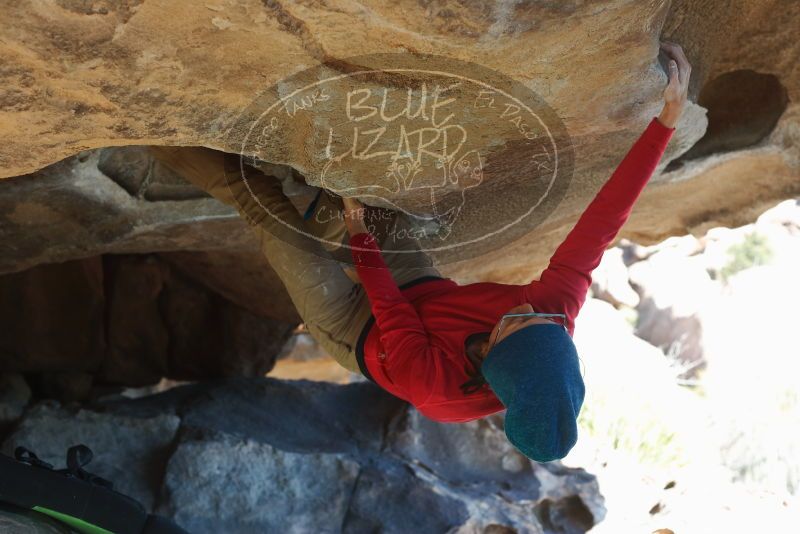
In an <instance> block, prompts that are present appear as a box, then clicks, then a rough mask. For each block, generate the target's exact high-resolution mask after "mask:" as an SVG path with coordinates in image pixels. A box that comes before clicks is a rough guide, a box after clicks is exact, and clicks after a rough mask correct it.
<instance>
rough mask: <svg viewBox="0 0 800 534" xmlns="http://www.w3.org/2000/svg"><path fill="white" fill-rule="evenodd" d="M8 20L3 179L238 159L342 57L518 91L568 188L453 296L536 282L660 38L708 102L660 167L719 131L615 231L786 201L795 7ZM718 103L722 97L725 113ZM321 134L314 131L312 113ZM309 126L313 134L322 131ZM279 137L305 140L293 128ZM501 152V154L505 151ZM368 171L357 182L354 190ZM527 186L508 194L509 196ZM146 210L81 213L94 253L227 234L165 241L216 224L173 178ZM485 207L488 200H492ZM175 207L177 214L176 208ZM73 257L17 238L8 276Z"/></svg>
mask: <svg viewBox="0 0 800 534" xmlns="http://www.w3.org/2000/svg"><path fill="white" fill-rule="evenodd" d="M775 13H780V14H781V16H780V17H776V16H774V14H775ZM5 20H8V21H12V20H13V21H14V23H13V24H3V26H2V28H1V29H0V32H2V34H1V35H2V45H0V46H2V50H3V54H2V57H3V63H2V68H0V77H1V79H2V82H3V87H4V91H3V93H2V96H1V97H0V102H2V103H3V106H2V107H3V112H2V113H3V120H2V121H0V137H2V139H3V144H2V147H1V148H0V163H1V164H2V169H3V170H2V173H3V174H5V175H7V176H13V175H19V174H23V173H28V172H31V171H34V170H36V169H39V168H41V167H43V166H45V165H48V164H51V163H54V162H56V161H58V160H60V159H62V158H64V157H67V156H70V155H72V154H76V153H78V152H80V151H83V150H86V149H89V148H99V147H103V146H108V145H126V144H131V145H142V144H148V143H150V144H179V145H204V146H209V147H213V148H218V149H223V150H228V151H238V149H239V147H240V146H241V142H240V141H241V139H239V138H237V135H233V136H232V137H231V136H226V135H224V134H225V128H226V126H227V125H229V124H230V122H231V121H232V120H234V119H235V117H236V115H237V114H238V113H239V112H240V111H241V110H242V109H243V108H245V107H246V106H247V105H248V104H249V103H250V102H251V101H252V100H253V99H254V97H255V96H256V95H257V94H258V93H259V91H261V90H263V89H265V88H267V87H270V86H272V85H273V84H274V83H276V82H278V81H279V80H282V79H285V78H286V77H288V76H290V75H292V74H294V73H296V72H297V71H298V70H302V69H304V68H308V67H311V66H313V65H315V64H318V63H320V62H326V63H328V65H329V66H331V67H332V68H334V69H340V70H343V71H347V70H348V69H349V68H351V67H352V65H350V64H348V63H347V60H346V58H348V57H350V56H353V55H356V54H369V53H373V52H403V51H411V52H421V53H430V54H439V55H443V56H448V57H452V58H457V59H465V60H466V59H468V60H471V61H474V62H475V63H478V64H480V65H484V66H486V67H488V68H491V69H495V70H497V71H500V72H503V73H504V74H507V75H509V76H511V77H512V78H514V79H516V80H519V81H520V82H522V83H523V84H525V85H526V86H527V87H528V88H530V89H532V90H533V91H535V92H536V93H537V94H539V95H540V96H541V97H542V98H544V99H545V100H546V101H547V102H548V103H549V104H550V105H551V106H552V107H553V109H555V110H556V112H557V113H558V115H559V116H560V117H561V118H562V119H563V121H564V123H565V126H566V128H567V130H568V132H569V134H570V136H571V138H572V140H573V142H574V146H575V166H574V167H575V168H574V179H573V181H572V183H571V184H570V188H569V191H568V193H567V196H566V197H565V199H564V201H563V202H562V203H561V205H560V206H559V208H558V210H557V211H556V212H555V213H554V214H553V215H552V216H551V217H550V218H549V219H548V220H547V222H546V223H545V224H543V225H541V226H540V227H539V229H538V231H537V232H533V233H532V234H529V235H527V236H525V237H523V238H521V239H518V240H517V241H516V242H515V243H513V244H509V245H507V246H506V247H505V248H504V249H503V250H501V251H497V252H496V253H495V254H493V255H491V257H489V258H488V259H487V260H486V261H480V262H478V261H471V260H470V261H467V262H465V263H464V264H463V265H459V264H452V265H448V266H447V271H448V273H449V274H451V275H452V276H455V277H458V278H460V279H461V280H463V281H474V280H479V279H487V278H491V279H497V280H506V281H516V280H519V281H523V280H527V279H529V278H530V277H531V276H532V275H534V274H535V273H536V272H537V270H538V269H540V268H541V267H543V266H544V263H545V262H546V259H547V258H548V257H549V255H550V254H551V253H552V250H553V248H554V246H555V245H556V244H557V243H558V242H559V241H560V239H561V238H562V237H563V235H564V234H565V232H566V231H567V230H568V228H569V226H570V225H571V223H572V222H574V220H575V217H576V216H577V215H578V213H579V212H580V210H581V208H582V207H583V206H585V204H586V202H587V200H588V199H589V198H591V195H592V194H593V192H594V191H596V189H597V188H598V187H599V185H600V184H601V183H602V182H603V181H604V180H605V179H606V178H607V177H608V175H609V173H610V171H611V170H612V169H613V167H614V165H615V164H616V163H617V162H618V161H619V160H620V159H621V157H622V155H623V154H624V152H625V151H626V150H627V149H628V147H629V146H630V143H631V141H632V140H633V139H635V138H636V136H637V135H638V133H639V132H640V131H641V129H642V128H643V127H644V125H645V124H646V123H647V121H648V120H649V119H650V118H651V117H652V116H654V115H655V114H657V112H658V109H659V106H660V102H659V100H660V95H661V89H662V87H663V83H664V81H665V75H664V73H663V71H662V70H661V68H660V66H659V61H658V60H657V58H656V55H657V42H658V38H659V37H666V38H669V39H671V40H674V41H678V42H680V43H681V44H682V45H683V46H684V48H685V50H686V52H687V55H688V57H689V59H690V60H691V61H692V64H693V66H694V70H693V83H692V87H691V89H690V93H691V97H692V98H693V99H697V100H698V102H699V103H700V104H701V105H691V106H690V107H689V109H687V112H686V113H685V115H684V117H683V119H682V122H681V124H680V125H679V129H678V132H677V134H676V136H675V139H674V140H673V142H672V144H671V146H670V148H669V149H668V152H667V155H666V156H665V159H664V164H663V165H662V169H661V170H663V167H664V166H665V165H666V164H667V162H669V161H670V160H673V159H676V158H678V157H679V156H680V155H681V154H682V153H684V152H686V151H687V150H688V149H689V148H690V147H691V146H692V145H693V144H694V143H695V142H696V141H698V140H699V139H700V138H701V137H703V135H704V133H705V132H706V130H707V119H706V116H705V114H704V113H705V112H704V109H703V107H705V108H707V109H708V117H709V118H711V120H712V121H717V122H716V123H712V124H711V127H709V128H708V135H706V136H705V137H704V141H703V143H701V146H699V148H697V149H696V150H695V151H694V152H693V153H690V154H689V155H688V156H687V158H684V159H682V161H681V162H680V164H675V165H673V166H671V168H673V169H675V170H673V171H672V172H668V173H665V174H662V175H660V176H657V177H656V178H655V179H654V183H653V184H652V186H651V187H649V188H648V190H647V192H646V193H645V195H644V197H643V199H642V201H641V203H640V204H639V206H638V207H637V210H636V213H635V214H634V216H633V217H632V220H631V222H630V224H629V225H628V226H627V227H626V230H625V232H623V235H627V236H629V237H633V238H636V239H637V240H639V241H653V240H657V239H661V238H664V237H666V236H667V235H670V234H673V233H676V232H682V231H684V230H690V231H695V230H696V231H701V230H700V228H701V227H702V226H703V225H705V224H707V223H708V224H712V223H713V224H719V223H729V224H732V223H742V222H746V221H747V220H748V219H752V218H754V213H756V212H757V211H758V210H760V209H762V208H763V207H764V206H765V204H766V203H767V202H771V201H772V200H774V199H776V198H786V197H789V196H792V195H795V194H796V193H797V188H798V185H797V184H798V180H797V178H798V157H797V137H798V126H797V121H798V111H797V105H796V102H797V101H798V98H797V96H798V88H800V71H798V68H797V64H798V62H797V57H798V46H800V44H798V43H797V41H796V40H795V39H794V38H793V31H794V28H796V26H797V22H798V21H799V20H800V6H798V5H797V4H796V2H792V1H788V0H760V1H757V2H747V1H744V0H716V1H707V2H702V3H697V2H690V1H688V0H679V1H675V2H671V3H670V2H665V1H657V0H656V1H650V2H630V1H626V0H606V1H603V2H601V3H600V4H597V3H583V2H568V3H561V4H559V5H558V6H555V5H552V6H551V5H549V4H548V5H538V4H537V5H528V4H524V5H522V4H515V3H512V2H509V3H498V4H496V5H493V6H492V7H488V6H484V5H482V4H466V5H465V4H462V3H448V2H437V3H435V4H424V3H423V4H420V3H415V2H410V1H409V2H401V3H400V4H398V3H392V4H386V3H381V2H359V3H355V2H344V3H337V4H336V6H335V8H331V7H324V6H323V5H316V4H284V3H282V2H272V1H268V2H262V1H257V0H249V1H245V2H236V3H231V2H226V1H218V2H217V1H215V2H206V3H204V4H202V5H198V4H196V3H194V2H188V1H181V2H155V1H154V2H137V1H126V2H95V3H92V4H84V3H71V2H58V1H56V0H50V1H45V2H39V3H33V2H15V3H12V4H10V5H8V6H7V7H6V10H5ZM598 32H600V33H598ZM600 34H601V35H602V39H599V38H598V35H600ZM742 43H747V46H742ZM243 51H244V52H243ZM53 58H58V61H54V60H53ZM731 93H735V96H733V97H726V98H722V96H724V95H729V94H731ZM715 103H716V104H715ZM715 105H716V106H722V107H723V109H717V108H715V107H714V106H715ZM745 110H746V111H745ZM715 117H716V118H715ZM320 119H321V120H323V122H324V120H325V119H326V117H325V116H324V114H321V115H320ZM720 124H726V125H727V126H724V127H721V126H720ZM316 126H318V127H319V128H320V130H322V129H324V124H322V123H320V124H318V125H316ZM305 133H308V132H307V131H306V132H305ZM492 133H493V132H491V131H488V132H487V135H492ZM495 133H496V132H495ZM292 135H296V136H297V139H302V136H303V135H304V130H302V128H300V127H298V129H297V131H296V132H293V134H292ZM499 141H500V143H499V144H498V145H497V146H498V147H500V146H502V145H503V141H505V139H503V138H502V137H501V138H500V139H499ZM301 145H302V143H297V145H296V147H294V148H292V149H290V150H289V149H287V150H286V151H284V152H283V153H282V158H283V160H284V161H281V163H288V164H290V165H293V166H295V167H296V168H298V169H299V170H301V171H302V172H303V173H304V174H305V175H306V178H307V180H309V182H312V183H319V176H318V171H319V168H317V167H314V165H312V163H311V162H309V161H308V160H306V159H305V156H304V155H303V152H302V150H301V148H300V147H301ZM498 150H499V149H498ZM133 159H135V158H133ZM369 170H370V169H369V168H368V167H365V169H364V171H365V173H366V174H368V173H369ZM525 178H526V177H525V176H519V177H518V183H517V185H514V183H512V182H509V183H505V182H504V186H503V187H504V188H505V189H509V188H510V190H513V188H514V187H517V186H518V185H519V184H521V183H522V181H523V180H525ZM85 179H86V180H87V181H88V183H89V184H92V185H94V184H95V182H96V181H98V177H97V176H87V177H86V178H85ZM140 179H141V177H140V176H137V175H136V174H135V173H134V174H130V175H128V176H126V177H125V179H124V181H123V182H124V183H123V184H121V185H122V188H121V189H120V188H117V190H118V194H120V195H121V194H123V193H124V191H125V190H126V189H127V191H134V190H137V187H138V185H140V184H141V182H140ZM31 180H33V178H31ZM353 180H354V181H355V182H358V181H359V180H362V179H361V178H354V179H353ZM3 185H4V186H5V185H6V184H3ZM345 185H348V186H350V185H353V186H357V185H363V183H361V184H359V183H352V184H345ZM487 187H488V188H490V187H491V184H487ZM151 194H152V195H153V196H151V195H150V194H145V195H144V198H145V199H154V198H161V199H164V200H161V201H159V202H151V203H149V204H139V205H138V206H136V211H135V213H137V215H136V218H137V219H138V218H139V217H141V218H142V219H140V220H138V221H135V222H136V224H134V225H133V227H134V229H135V231H134V232H133V234H134V235H127V234H130V231H122V230H124V229H125V228H126V227H127V228H128V230H130V229H131V226H130V223H131V221H130V217H131V213H134V212H131V211H130V210H126V209H123V207H126V206H127V207H130V205H131V200H130V198H129V196H126V197H125V198H122V197H120V199H119V200H118V201H117V202H103V203H102V205H100V206H95V208H97V209H96V210H95V211H94V212H88V211H87V210H86V209H85V208H84V207H81V208H80V211H81V213H82V214H83V216H84V217H85V219H88V220H102V219H103V216H101V215H99V214H98V213H97V210H98V209H99V210H104V211H109V210H112V211H115V212H117V213H119V212H121V213H122V214H123V215H122V217H121V219H120V220H118V222H117V224H110V225H101V226H100V227H99V228H97V229H96V230H95V232H96V233H98V234H100V235H99V239H98V238H96V239H97V240H99V241H100V242H101V243H102V244H103V245H102V247H103V248H104V249H110V248H114V247H117V248H122V249H125V251H132V250H131V249H132V248H135V247H136V246H139V247H142V248H144V249H147V250H148V251H152V250H163V249H165V248H167V249H175V248H178V244H180V246H181V247H182V248H189V247H191V248H202V249H209V248H215V246H216V245H219V244H220V242H219V240H217V238H218V237H219V234H216V236H214V235H211V236H209V235H208V233H206V232H202V231H201V226H204V225H209V224H219V225H223V226H224V225H225V224H233V223H232V222H231V221H230V220H229V219H228V220H219V219H218V220H216V221H211V220H208V219H206V220H204V221H203V222H202V223H201V224H194V225H191V226H189V225H178V228H180V229H181V233H182V234H183V235H181V236H179V237H176V236H175V235H174V234H173V233H172V232H173V231H174V230H175V229H176V227H175V226H174V225H170V224H168V222H169V221H173V222H174V221H175V219H176V217H177V218H179V219H181V220H182V221H186V219H187V215H188V214H187V213H186V212H183V211H182V210H183V209H186V208H188V205H189V204H191V203H195V204H194V205H195V206H196V207H199V206H200V205H201V204H198V203H203V202H205V203H206V204H205V209H207V210H209V211H211V212H213V211H214V210H217V209H219V206H218V205H217V206H213V205H212V204H209V203H211V202H212V201H209V200H197V201H195V200H188V201H187V200H184V201H180V200H177V199H186V198H188V197H191V196H193V194H191V193H189V192H187V190H186V189H185V188H183V187H182V186H181V185H180V184H177V183H175V182H174V181H172V180H170V179H168V178H166V179H164V180H162V181H160V182H159V183H158V184H157V187H155V189H153V190H151ZM396 196H398V195H396ZM402 196H403V195H402V194H399V197H402ZM491 196H492V195H491V194H489V189H487V195H485V199H486V200H487V201H488V200H489V198H488V197H491ZM19 199H20V196H19V195H18V196H17V201H16V202H17V204H18V205H17V206H14V207H13V209H12V210H11V211H12V212H15V213H17V215H18V218H19V217H22V218H26V217H27V218H28V219H30V218H36V217H37V216H40V215H41V211H42V210H45V209H46V208H47V206H44V207H43V206H42V205H37V206H27V205H26V204H25V203H24V202H23V201H21V200H19ZM166 199H170V200H166ZM395 200H397V201H398V202H400V203H402V202H403V198H395ZM52 201H53V202H54V201H55V200H54V199H53V200H52ZM174 202H181V204H182V205H183V206H184V207H183V208H181V209H179V210H176V209H175V208H176V206H177V205H176V204H174ZM77 204H80V203H77ZM112 206H114V207H112ZM51 209H62V208H52V207H51ZM26 210H27V211H26ZM36 210H38V211H36ZM3 212H4V213H7V210H3ZM196 213H197V214H199V213H198V212H196ZM217 213H219V212H217ZM124 214H127V215H128V216H127V217H125V216H124ZM493 216H494V217H496V218H500V219H502V217H503V216H504V213H503V211H502V209H498V210H497V212H496V213H494V214H493ZM197 218H199V217H197ZM147 219H149V221H150V224H147V223H146V220H147ZM126 222H127V223H128V225H127V226H126V224H125V223H126ZM120 234H123V236H121V235H120ZM212 234H213V233H212ZM123 237H125V238H124V239H123ZM69 241H70V240H66V241H58V240H56V239H53V238H51V239H50V240H49V241H43V240H38V241H37V240H34V239H28V240H27V244H26V245H25V246H26V247H31V248H34V249H35V248H36V247H35V244H37V243H38V244H40V245H39V246H41V243H48V247H47V248H48V250H47V251H46V252H43V251H41V250H38V251H37V250H30V251H29V255H28V257H27V258H21V256H23V254H20V253H19V252H17V253H16V254H15V257H16V259H15V260H14V261H15V262H17V265H18V266H17V267H16V268H14V269H15V270H16V269H19V268H21V267H20V266H21V265H22V263H25V264H27V265H29V266H30V265H33V264H35V263H38V262H40V261H54V259H55V256H57V255H60V256H61V259H68V256H69V257H77V256H79V255H81V254H85V251H82V250H81V249H80V247H78V246H75V244H74V242H73V243H69ZM62 243H65V244H63V245H62ZM228 244H229V243H226V245H228ZM69 247H72V250H71V251H69V250H66V249H68V248H69Z"/></svg>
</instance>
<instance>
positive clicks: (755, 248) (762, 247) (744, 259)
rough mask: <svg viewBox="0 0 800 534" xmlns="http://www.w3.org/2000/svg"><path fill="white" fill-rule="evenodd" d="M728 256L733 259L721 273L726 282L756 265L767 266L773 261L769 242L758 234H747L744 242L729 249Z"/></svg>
mask: <svg viewBox="0 0 800 534" xmlns="http://www.w3.org/2000/svg"><path fill="white" fill-rule="evenodd" d="M728 254H729V255H730V258H731V259H730V261H728V263H727V264H726V265H725V266H724V267H723V268H722V270H721V271H720V274H721V275H722V279H723V280H725V281H727V280H728V278H730V277H731V276H733V275H734V274H736V273H738V272H739V271H743V270H745V269H749V268H750V267H755V266H756V265H765V264H767V263H769V262H770V261H771V260H772V249H771V248H770V246H769V241H768V240H767V238H766V237H764V236H763V235H761V234H759V233H758V232H750V233H749V234H747V235H746V236H745V238H744V241H742V242H741V243H737V244H735V245H733V246H731V247H730V248H729V249H728Z"/></svg>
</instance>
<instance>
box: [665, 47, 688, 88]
mask: <svg viewBox="0 0 800 534" xmlns="http://www.w3.org/2000/svg"><path fill="white" fill-rule="evenodd" d="M661 48H662V49H663V50H664V53H666V54H667V56H668V57H669V58H670V61H669V77H670V83H673V76H675V77H677V82H678V84H679V85H680V88H681V89H682V91H687V90H688V88H689V77H690V76H691V74H692V65H691V64H690V63H689V60H688V59H687V58H686V54H685V53H684V52H683V48H682V47H681V45H679V44H677V43H673V42H670V41H661Z"/></svg>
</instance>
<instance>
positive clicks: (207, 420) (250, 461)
mask: <svg viewBox="0 0 800 534" xmlns="http://www.w3.org/2000/svg"><path fill="white" fill-rule="evenodd" d="M504 439H505V438H504V434H503V433H502V430H501V429H499V428H497V427H496V426H489V425H486V424H475V425H458V426H456V425H453V426H452V428H451V427H449V426H447V425H437V424H434V423H432V422H429V421H428V422H426V421H423V420H422V418H420V416H419V415H418V414H416V413H415V412H414V410H413V409H410V408H409V407H408V405H406V404H405V403H403V402H401V401H399V400H398V399H396V398H394V397H391V396H390V395H388V394H386V393H385V392H383V391H382V390H380V389H379V388H377V387H375V386H374V385H373V384H370V383H365V382H362V383H356V384H348V385H335V384H327V383H316V382H308V381H303V380H301V381H279V380H274V379H269V378H267V379H236V380H229V381H222V382H219V383H217V384H204V385H201V384H196V385H187V386H180V387H176V388H173V389H171V390H168V391H166V392H164V393H161V394H159V395H152V396H145V397H142V398H139V399H136V400H129V399H122V398H107V399H106V400H104V401H100V402H98V403H97V404H95V405H92V406H87V407H84V408H83V409H81V410H80V411H78V412H77V413H75V412H73V411H71V410H68V409H66V408H62V407H58V406H56V405H46V404H38V405H36V406H34V407H33V408H31V409H29V410H28V412H27V413H26V414H25V416H24V418H23V419H22V422H21V423H20V425H19V427H18V428H17V430H16V431H15V432H14V434H12V435H11V436H10V437H8V438H7V439H6V440H5V443H4V445H3V450H4V452H9V451H10V450H11V449H12V448H13V447H14V446H15V445H18V444H24V445H25V446H26V447H28V448H30V449H32V450H33V451H34V452H37V453H40V456H42V457H43V458H44V459H45V460H46V461H49V462H53V463H55V464H56V466H57V467H60V466H62V465H63V461H64V460H63V455H64V453H65V450H66V448H67V447H68V446H69V445H73V444H75V443H85V444H86V445H87V446H89V447H90V448H91V449H93V451H94V452H95V460H94V461H93V462H92V463H91V464H90V465H89V466H87V469H88V470H89V471H91V472H95V473H97V474H99V475H101V476H104V477H107V478H110V479H111V480H113V481H114V482H115V483H116V485H117V486H118V487H119V488H121V489H122V490H123V491H126V492H129V493H130V494H132V495H133V496H135V497H136V498H138V499H140V500H142V501H143V502H144V503H145V504H146V506H147V507H148V509H151V510H156V511H157V512H159V513H161V514H163V515H168V516H171V517H173V518H174V519H176V520H177V522H178V523H180V524H182V525H183V526H184V527H186V528H188V530H189V531H190V532H198V533H202V532H230V533H239V532H241V533H250V532H265V531H270V532H272V531H279V532H298V533H299V532H310V531H313V532H354V533H355V532H375V531H381V532H388V533H398V534H401V533H403V534H404V533H407V532H462V533H466V532H500V531H509V530H502V529H503V528H505V529H514V531H515V532H520V533H535V534H543V533H555V532H570V533H573V532H575V533H579V532H586V531H587V530H588V529H589V528H591V526H592V525H594V524H595V523H596V522H598V521H600V520H601V519H602V518H603V516H604V514H605V508H604V506H603V499H602V497H600V495H599V492H598V488H597V482H596V480H595V478H594V477H593V476H591V475H589V474H588V473H586V472H585V471H583V470H581V469H567V468H564V467H562V466H560V465H558V464H557V463H551V464H534V463H531V462H530V461H528V460H526V459H523V458H517V459H516V460H515V461H513V462H510V461H508V460H507V457H508V450H507V449H508V447H502V446H501V447H497V448H493V447H490V446H487V445H491V444H501V443H502V442H503V440H504ZM414 443H422V444H434V443H436V444H438V448H435V447H434V448H433V451H432V452H430V453H429V454H428V455H427V456H425V455H422V454H420V452H421V450H420V449H419V448H418V447H416V448H415V445H414ZM459 449H460V450H462V451H463V452H464V454H462V455H461V456H460V457H457V456H454V457H452V458H448V456H447V454H446V452H447V451H455V450H459ZM477 451H480V456H481V457H480V458H477V457H476V460H478V466H477V467H473V468H471V469H467V470H466V471H465V472H464V473H463V474H462V470H464V468H465V467H468V461H467V454H472V453H477ZM434 457H435V459H434V461H431V460H430V459H431V458H434ZM490 525H495V526H494V527H490ZM487 528H488V529H489V530H486V529H487ZM492 529H494V530H492ZM497 529H501V530H497Z"/></svg>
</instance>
